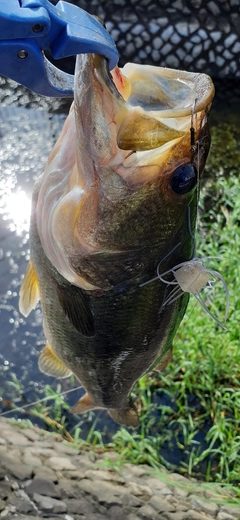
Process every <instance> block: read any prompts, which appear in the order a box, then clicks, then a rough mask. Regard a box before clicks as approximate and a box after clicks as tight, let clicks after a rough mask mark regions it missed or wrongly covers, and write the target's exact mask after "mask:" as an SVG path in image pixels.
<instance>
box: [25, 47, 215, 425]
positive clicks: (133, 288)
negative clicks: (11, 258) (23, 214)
mask: <svg viewBox="0 0 240 520" xmlns="http://www.w3.org/2000/svg"><path fill="white" fill-rule="evenodd" d="M213 95H214V88H213V84H212V82H211V79H210V78H209V77H208V76H205V75H204V74H193V73H188V72H181V71H176V70H171V69H164V68H158V67H152V66H144V65H135V64H127V65H125V66H124V68H123V69H122V70H120V69H118V68H116V69H114V70H113V71H112V73H110V72H109V70H108V66H107V62H106V60H105V59H104V58H102V57H100V56H97V55H80V56H78V57H77V62H76V70H75V89H74V103H73V105H72V107H71V109H70V113H69V116H68V117H67V119H66V122H65V125H64V127H63V130H62V134H61V136H60V138H59V139H58V141H57V143H56V145H55V147H54V148H53V151H52V153H51V155H50V157H49V160H48V163H47V165H46V168H45V171H44V173H43V174H42V175H41V176H40V177H39V178H38V180H37V181H36V183H35V186H34V191H33V199H32V216H31V226H30V252H31V259H30V262H29V266H28V269H27V272H26V275H25V278H24V280H23V284H22V287H21V291H20V310H21V312H22V313H23V314H24V315H25V316H27V315H28V314H29V313H30V311H31V310H32V309H33V308H34V307H35V305H36V303H37V301H38V299H40V300H41V306H42V312H43V328H44V333H45V335H46V338H47V344H46V347H45V348H44V349H43V350H42V352H41V353H40V356H39V368H40V370H42V371H43V372H45V373H46V374H49V375H52V376H55V377H57V378H61V377H67V376H69V375H70V374H71V373H73V374H74V375H75V376H76V377H77V378H78V379H79V381H80V382H81V384H82V385H83V387H84V388H85V390H86V393H85V395H84V396H83V397H82V398H81V399H80V400H79V401H78V403H77V404H76V405H75V406H74V408H73V411H74V412H76V413H82V412H86V411H88V410H91V409H95V408H106V409H107V411H108V413H109V414H110V416H111V417H112V418H113V419H114V420H115V421H116V422H118V423H120V424H125V425H127V426H130V425H131V426H137V425H138V413H137V410H136V408H135V405H134V403H132V402H131V400H130V399H129V397H128V394H129V392H130V391H131V389H132V387H133V385H134V383H135V382H136V381H137V380H138V379H139V378H140V377H141V376H142V375H143V374H144V373H146V371H148V370H149V369H151V368H152V367H153V366H155V365H157V364H158V365H159V364H160V368H163V366H164V365H165V364H166V363H167V362H168V360H169V359H170V352H171V347H172V340H173V337H174V335H175V333H176V330H177V328H178V326H179V324H180V322H181V320H182V318H183V316H184V313H185V310H186V307H187V303H188V298H189V295H188V294H187V293H183V294H182V296H181V298H179V299H178V300H176V301H174V302H173V303H170V304H169V305H164V302H165V301H166V290H167V287H166V284H164V283H161V282H160V281H159V280H156V281H154V282H152V283H149V284H146V283H145V282H147V281H148V280H150V279H151V278H154V276H156V269H157V266H160V265H161V270H162V272H165V271H167V270H168V269H171V268H172V267H173V266H175V265H176V264H179V263H181V262H183V261H185V260H189V259H191V258H192V256H193V252H194V231H195V220H196V211H197V202H198V193H199V182H200V177H201V173H202V171H203V168H204V165H205V161H206V158H207V154H208V150H209V145H210V138H209V133H208V121H207V119H208V113H209V109H210V106H211V101H212V99H213Z"/></svg>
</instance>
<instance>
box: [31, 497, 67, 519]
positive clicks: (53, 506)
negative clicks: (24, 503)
mask: <svg viewBox="0 0 240 520" xmlns="http://www.w3.org/2000/svg"><path fill="white" fill-rule="evenodd" d="M33 500H34V502H36V504H37V505H38V508H39V509H41V511H44V512H46V513H55V514H58V513H59V514H60V513H66V512H67V506H66V504H65V502H63V501H62V500H56V499H55V498H51V497H45V496H43V495H39V494H38V493H34V495H33Z"/></svg>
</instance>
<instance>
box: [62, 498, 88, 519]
mask: <svg viewBox="0 0 240 520" xmlns="http://www.w3.org/2000/svg"><path fill="white" fill-rule="evenodd" d="M64 502H65V504H66V506H67V511H68V513H70V514H71V513H73V514H75V513H76V514H79V515H85V516H88V515H90V514H92V513H93V512H94V507H93V505H92V504H91V502H88V500H86V499H85V498H81V499H77V498H70V499H66V500H64ZM89 520H90V519H89Z"/></svg>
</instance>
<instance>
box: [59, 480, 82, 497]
mask: <svg viewBox="0 0 240 520" xmlns="http://www.w3.org/2000/svg"><path fill="white" fill-rule="evenodd" d="M57 489H58V490H59V492H60V494H61V497H62V498H63V499H65V498H79V495H80V494H81V493H80V489H79V487H77V485H76V483H75V482H74V484H73V483H72V482H71V481H70V480H66V479H63V478H61V479H59V482H58V485H57Z"/></svg>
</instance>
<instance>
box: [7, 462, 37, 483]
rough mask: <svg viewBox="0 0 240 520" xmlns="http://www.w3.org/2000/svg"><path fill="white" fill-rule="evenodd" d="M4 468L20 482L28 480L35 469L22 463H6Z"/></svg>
mask: <svg viewBox="0 0 240 520" xmlns="http://www.w3.org/2000/svg"><path fill="white" fill-rule="evenodd" d="M3 466H4V467H5V468H6V469H7V470H8V471H9V472H10V473H11V475H12V476H13V477H15V478H16V479H18V480H27V479H29V478H31V477H32V475H33V467H32V466H28V465H26V464H21V463H20V461H15V462H14V461H12V460H11V461H10V462H6V461H5V462H4V463H3Z"/></svg>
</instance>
